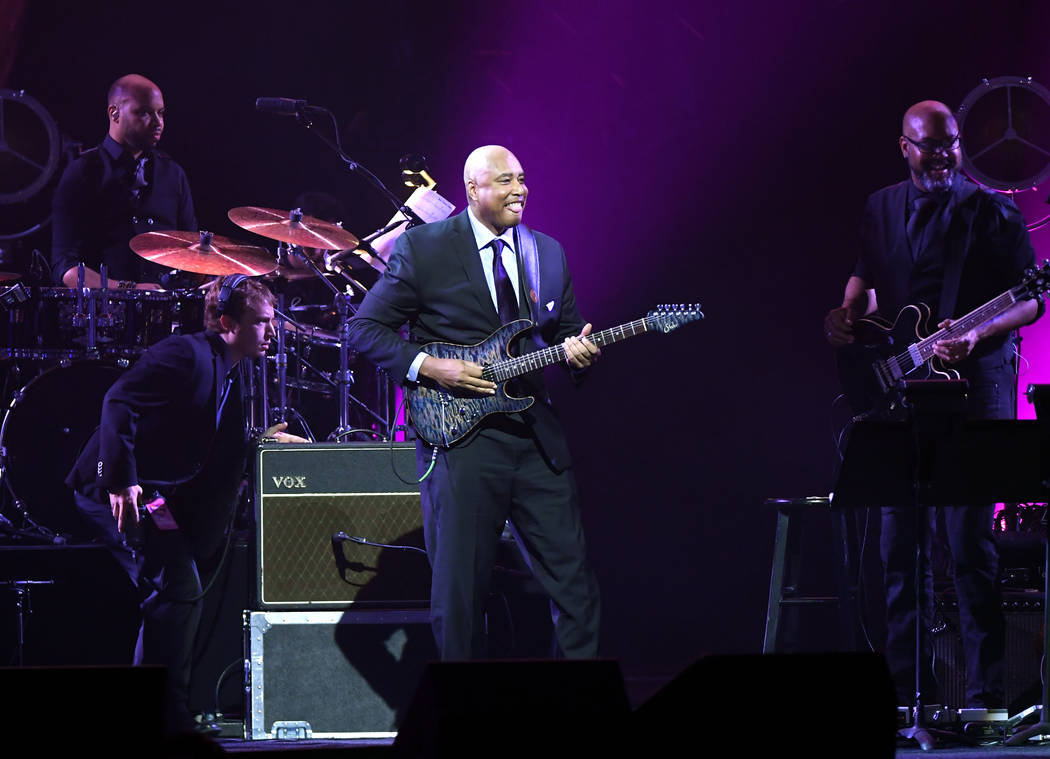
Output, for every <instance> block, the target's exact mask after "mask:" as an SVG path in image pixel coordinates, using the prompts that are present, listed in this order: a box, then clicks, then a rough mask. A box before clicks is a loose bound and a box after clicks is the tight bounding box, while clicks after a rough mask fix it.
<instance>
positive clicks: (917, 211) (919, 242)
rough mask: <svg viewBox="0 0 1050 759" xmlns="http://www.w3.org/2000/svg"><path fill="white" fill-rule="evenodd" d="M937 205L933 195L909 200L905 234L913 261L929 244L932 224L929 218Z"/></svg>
mask: <svg viewBox="0 0 1050 759" xmlns="http://www.w3.org/2000/svg"><path fill="white" fill-rule="evenodd" d="M939 205H940V204H939V203H938V202H937V199H936V198H935V197H934V196H933V195H920V196H919V197H917V198H915V199H913V200H912V201H911V215H910V216H909V217H908V226H907V234H908V243H909V244H910V245H911V258H912V260H913V261H914V260H916V259H918V257H919V256H920V255H921V254H922V252H923V251H924V250H925V249H926V246H927V245H928V244H929V232H930V229H932V228H933V226H934V224H933V223H932V221H931V220H932V219H933V216H934V213H935V212H936V210H937V207H938V206H939Z"/></svg>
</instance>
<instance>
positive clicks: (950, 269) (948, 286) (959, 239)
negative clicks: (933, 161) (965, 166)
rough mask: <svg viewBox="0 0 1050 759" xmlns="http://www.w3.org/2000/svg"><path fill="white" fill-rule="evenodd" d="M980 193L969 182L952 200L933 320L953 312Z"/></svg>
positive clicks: (978, 208)
mask: <svg viewBox="0 0 1050 759" xmlns="http://www.w3.org/2000/svg"><path fill="white" fill-rule="evenodd" d="M982 200H983V194H982V193H980V192H978V191H977V187H976V186H974V185H971V184H970V183H965V184H964V185H963V190H962V192H961V193H960V195H959V198H958V199H957V200H956V204H957V209H958V210H957V212H956V214H954V215H953V216H954V218H953V222H955V221H956V220H957V223H952V224H951V226H950V227H949V232H948V235H947V236H946V238H945V241H944V242H945V245H944V279H943V284H942V285H941V302H940V307H939V308H938V309H937V321H938V323H940V322H941V321H943V320H944V319H950V318H951V317H952V316H953V315H954V314H955V302H956V300H957V299H958V297H959V282H960V281H961V280H962V273H963V264H965V263H966V254H967V253H968V252H969V250H970V244H971V242H972V240H973V225H974V221H976V219H977V217H978V216H979V215H980V212H981V210H982V208H981V206H982V205H983V203H982Z"/></svg>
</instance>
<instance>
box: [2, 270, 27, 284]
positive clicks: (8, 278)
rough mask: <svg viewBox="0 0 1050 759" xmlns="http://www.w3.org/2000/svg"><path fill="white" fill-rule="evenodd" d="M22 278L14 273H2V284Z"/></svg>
mask: <svg viewBox="0 0 1050 759" xmlns="http://www.w3.org/2000/svg"><path fill="white" fill-rule="evenodd" d="M21 278H22V275H21V274H17V273H15V272H13V271H0V282H14V281H15V280H16V279H21Z"/></svg>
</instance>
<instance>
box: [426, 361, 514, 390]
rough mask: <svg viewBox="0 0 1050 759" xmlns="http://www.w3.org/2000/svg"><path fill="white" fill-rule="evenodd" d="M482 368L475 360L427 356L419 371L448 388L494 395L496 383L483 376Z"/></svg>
mask: <svg viewBox="0 0 1050 759" xmlns="http://www.w3.org/2000/svg"><path fill="white" fill-rule="evenodd" d="M482 368H483V367H482V366H481V365H480V364H475V363H474V362H473V361H463V360H462V359H458V358H435V357H434V356H427V357H426V358H425V359H423V363H422V364H420V365H419V373H420V374H422V375H423V376H424V377H427V378H429V379H432V380H434V381H435V382H436V383H438V384H439V385H441V387H443V388H445V389H446V390H469V391H471V392H474V393H477V394H478V395H494V394H495V392H496V385H495V383H493V382H489V381H488V380H483V379H482V378H481V370H482Z"/></svg>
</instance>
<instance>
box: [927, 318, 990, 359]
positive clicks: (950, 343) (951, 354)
mask: <svg viewBox="0 0 1050 759" xmlns="http://www.w3.org/2000/svg"><path fill="white" fill-rule="evenodd" d="M950 326H952V320H951V319H945V320H944V321H943V322H941V323H940V324H938V325H937V327H938V329H947V328H948V327H950ZM978 339H979V338H978V337H977V330H974V329H971V330H970V331H969V332H966V333H964V334H962V335H959V337H956V338H952V339H951V340H938V341H937V342H935V343H934V344H933V355H935V356H937V358H939V359H940V360H941V361H944V362H945V363H947V364H955V363H958V362H959V361H962V360H963V359H964V358H966V357H967V356H969V355H970V354H971V353H973V348H974V346H975V345H977V340H978Z"/></svg>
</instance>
